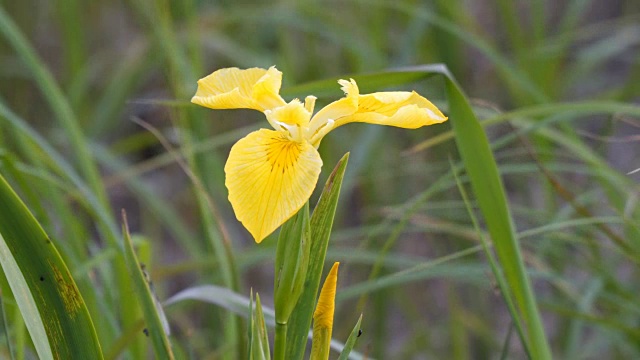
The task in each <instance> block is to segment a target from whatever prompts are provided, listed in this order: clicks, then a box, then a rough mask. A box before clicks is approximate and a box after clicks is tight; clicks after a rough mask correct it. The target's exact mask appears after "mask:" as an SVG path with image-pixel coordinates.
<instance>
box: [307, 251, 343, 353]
mask: <svg viewBox="0 0 640 360" xmlns="http://www.w3.org/2000/svg"><path fill="white" fill-rule="evenodd" d="M339 266H340V263H339V262H336V263H334V264H333V267H331V270H330V271H329V274H328V275H327V278H326V279H325V281H324V285H322V290H320V296H319V297H318V304H317V305H316V310H315V311H314V313H313V343H312V345H311V357H310V359H311V360H316V359H318V360H319V359H322V360H324V359H328V358H329V346H330V343H331V333H332V331H333V314H334V312H335V299H336V288H337V285H338V267H339Z"/></svg>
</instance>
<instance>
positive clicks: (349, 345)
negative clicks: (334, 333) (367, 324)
mask: <svg viewBox="0 0 640 360" xmlns="http://www.w3.org/2000/svg"><path fill="white" fill-rule="evenodd" d="M361 323H362V314H360V317H359V318H358V322H357V323H356V326H354V327H353V330H351V334H350V335H349V338H348V339H347V342H346V343H344V348H343V349H342V352H341V353H340V357H339V358H338V360H347V359H348V358H349V354H350V353H351V350H353V347H354V346H355V345H356V341H357V340H358V338H359V337H360V335H361V334H362V332H361V330H360V324H361Z"/></svg>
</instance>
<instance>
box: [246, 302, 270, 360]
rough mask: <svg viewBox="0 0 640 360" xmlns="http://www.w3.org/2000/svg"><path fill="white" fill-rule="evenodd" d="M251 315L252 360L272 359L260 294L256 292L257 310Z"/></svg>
mask: <svg viewBox="0 0 640 360" xmlns="http://www.w3.org/2000/svg"><path fill="white" fill-rule="evenodd" d="M252 313H253V314H252V317H251V332H252V333H251V338H250V346H251V355H250V359H251V360H270V359H271V356H270V353H269V337H268V335H267V334H268V333H267V325H266V323H265V321H264V314H263V313H262V304H261V303H260V295H258V294H256V311H255V312H254V311H252Z"/></svg>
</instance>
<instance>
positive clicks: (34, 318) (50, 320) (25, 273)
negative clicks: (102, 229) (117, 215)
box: [0, 175, 102, 359]
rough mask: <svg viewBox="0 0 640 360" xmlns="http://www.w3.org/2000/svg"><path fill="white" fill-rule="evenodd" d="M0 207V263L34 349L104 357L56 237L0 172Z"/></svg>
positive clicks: (51, 354)
mask: <svg viewBox="0 0 640 360" xmlns="http://www.w3.org/2000/svg"><path fill="white" fill-rule="evenodd" d="M0 208H1V209H3V213H2V216H0V243H1V244H0V253H1V255H0V263H1V264H2V268H3V270H4V274H5V276H6V277H7V280H8V282H9V284H10V286H11V289H12V291H13V293H14V296H16V300H17V301H18V302H19V303H21V302H22V301H25V303H24V304H21V306H20V310H21V311H22V312H23V317H24V318H25V321H26V323H27V326H28V328H29V332H30V334H31V337H32V339H33V341H34V344H35V346H36V351H37V352H38V355H39V356H40V357H41V358H43V359H53V358H55V359H102V351H101V348H100V343H99V342H98V338H97V336H96V332H95V329H94V327H93V322H92V321H91V318H90V316H89V312H88V310H87V307H86V305H85V303H84V300H83V299H82V295H81V294H80V292H79V291H78V288H77V286H76V283H75V281H74V280H73V278H72V277H71V274H70V272H69V270H68V269H67V266H66V264H65V263H64V261H63V260H62V258H61V257H60V254H59V253H58V251H57V250H56V248H55V246H54V242H53V241H52V240H51V239H50V238H49V237H48V236H47V234H46V233H45V232H44V230H43V229H42V227H41V226H40V224H39V223H38V221H37V220H36V219H35V218H34V217H33V215H32V214H31V213H30V212H29V210H28V209H27V207H26V206H25V204H24V203H23V202H22V200H20V198H19V197H18V195H17V194H16V193H15V192H14V191H13V189H12V188H11V186H10V185H9V184H8V183H7V182H6V180H5V179H4V178H3V177H2V176H1V175H0ZM34 306H35V308H34ZM42 330H44V333H46V336H43V333H42ZM45 339H46V340H45ZM47 347H48V349H47Z"/></svg>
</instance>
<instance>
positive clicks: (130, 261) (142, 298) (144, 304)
mask: <svg viewBox="0 0 640 360" xmlns="http://www.w3.org/2000/svg"><path fill="white" fill-rule="evenodd" d="M123 220H124V224H123V226H122V227H123V229H122V233H123V236H124V242H125V244H124V245H125V246H124V252H125V254H124V255H125V260H126V262H127V269H128V270H129V274H131V276H132V278H133V284H134V286H135V290H136V294H137V296H138V301H139V302H140V307H141V308H142V313H143V314H144V319H145V321H146V325H147V328H146V329H147V332H145V333H146V334H148V335H149V337H150V338H151V342H152V344H153V351H154V353H155V355H156V358H157V359H170V360H173V358H174V357H173V352H172V351H171V343H170V342H169V338H168V337H167V334H166V332H165V324H164V323H163V321H162V319H163V316H164V314H161V313H160V311H161V309H160V304H159V303H158V302H157V301H156V300H155V298H154V294H153V293H152V292H151V286H150V280H149V279H148V277H147V276H145V273H144V272H143V268H142V265H141V264H140V262H139V261H138V257H137V256H136V254H135V251H134V250H133V242H132V241H131V235H130V233H129V226H128V225H127V221H126V216H125V214H124V212H123Z"/></svg>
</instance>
